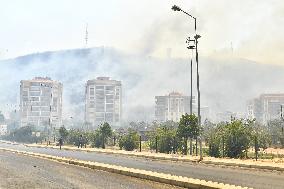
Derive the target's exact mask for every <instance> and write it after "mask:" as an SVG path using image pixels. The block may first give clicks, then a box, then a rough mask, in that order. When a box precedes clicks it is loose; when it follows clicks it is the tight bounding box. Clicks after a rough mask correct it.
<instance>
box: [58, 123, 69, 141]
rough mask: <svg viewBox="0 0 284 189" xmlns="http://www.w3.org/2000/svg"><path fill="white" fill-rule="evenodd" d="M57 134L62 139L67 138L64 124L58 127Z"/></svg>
mask: <svg viewBox="0 0 284 189" xmlns="http://www.w3.org/2000/svg"><path fill="white" fill-rule="evenodd" d="M59 135H60V137H61V138H62V140H63V141H65V140H66V139H67V136H68V131H67V129H66V128H65V127H64V126H62V127H60V128H59Z"/></svg>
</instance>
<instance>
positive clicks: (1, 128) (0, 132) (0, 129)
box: [0, 125, 8, 136]
mask: <svg viewBox="0 0 284 189" xmlns="http://www.w3.org/2000/svg"><path fill="white" fill-rule="evenodd" d="M7 133H8V128H7V125H0V136H3V135H6V134H7Z"/></svg>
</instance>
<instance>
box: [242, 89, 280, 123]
mask: <svg viewBox="0 0 284 189" xmlns="http://www.w3.org/2000/svg"><path fill="white" fill-rule="evenodd" d="M281 105H284V93H278V94H277V93H275V94H262V95H260V96H259V97H258V98H255V99H252V100H250V101H249V102H248V106H247V117H248V118H250V119H253V118H255V119H256V120H257V121H258V122H260V123H263V124H266V123H267V122H268V121H269V120H273V119H279V118H280V111H281Z"/></svg>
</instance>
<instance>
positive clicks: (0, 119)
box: [0, 111, 5, 123]
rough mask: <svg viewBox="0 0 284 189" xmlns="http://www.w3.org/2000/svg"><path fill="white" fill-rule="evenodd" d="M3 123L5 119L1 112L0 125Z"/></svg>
mask: <svg viewBox="0 0 284 189" xmlns="http://www.w3.org/2000/svg"><path fill="white" fill-rule="evenodd" d="M4 122H5V117H4V115H3V114H2V112H1V111H0V123H4Z"/></svg>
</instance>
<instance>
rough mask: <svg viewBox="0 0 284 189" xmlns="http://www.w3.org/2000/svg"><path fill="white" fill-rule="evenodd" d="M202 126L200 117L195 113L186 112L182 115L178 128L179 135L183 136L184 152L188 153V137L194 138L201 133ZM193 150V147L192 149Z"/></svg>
mask: <svg viewBox="0 0 284 189" xmlns="http://www.w3.org/2000/svg"><path fill="white" fill-rule="evenodd" d="M200 131H201V128H200V126H199V125H198V118H197V117H196V116H195V115H194V114H191V115H189V114H185V115H182V117H181V119H180V121H179V125H178V129H177V136H178V137H180V138H183V141H184V143H183V154H185V155H186V154H187V141H188V138H190V139H192V138H195V139H197V137H198V136H199V135H200ZM190 150H192V149H190Z"/></svg>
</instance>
